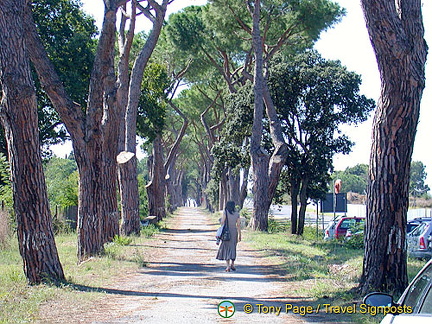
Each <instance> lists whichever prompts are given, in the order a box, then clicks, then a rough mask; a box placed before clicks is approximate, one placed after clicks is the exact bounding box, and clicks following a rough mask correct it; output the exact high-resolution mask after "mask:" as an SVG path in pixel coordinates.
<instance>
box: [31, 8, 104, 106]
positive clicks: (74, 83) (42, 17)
mask: <svg viewBox="0 0 432 324" xmlns="http://www.w3.org/2000/svg"><path fill="white" fill-rule="evenodd" d="M32 3H33V16H34V20H35V23H36V25H37V28H38V31H39V35H40V37H41V39H42V42H43V44H44V45H45V48H46V50H47V52H48V55H49V57H50V59H51V61H52V62H53V64H54V66H55V67H56V70H57V72H58V73H59V76H60V78H61V80H62V81H63V82H64V85H65V87H66V90H67V92H68V94H69V95H70V96H71V98H72V99H73V100H74V101H76V102H78V103H80V104H81V105H82V106H85V104H86V100H87V93H88V83H89V80H90V74H91V69H92V66H93V60H94V50H95V48H96V41H95V40H94V39H93V37H95V36H96V33H97V29H96V26H95V21H94V19H93V18H91V17H90V16H88V15H86V14H85V13H84V12H83V11H82V10H81V9H80V5H81V4H80V2H79V1H78V0H37V1H33V2H32ZM44 104H47V105H49V102H44Z"/></svg>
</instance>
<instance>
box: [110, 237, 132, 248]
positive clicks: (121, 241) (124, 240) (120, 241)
mask: <svg viewBox="0 0 432 324" xmlns="http://www.w3.org/2000/svg"><path fill="white" fill-rule="evenodd" d="M132 241H133V240H132V238H131V237H126V236H120V235H115V236H114V238H113V240H112V242H113V243H115V244H117V245H121V246H126V245H130V244H131V243H132Z"/></svg>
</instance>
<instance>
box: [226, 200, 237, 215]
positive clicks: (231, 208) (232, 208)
mask: <svg viewBox="0 0 432 324" xmlns="http://www.w3.org/2000/svg"><path fill="white" fill-rule="evenodd" d="M225 209H226V210H228V211H229V212H230V214H232V213H234V211H235V202H234V201H227V203H226V206H225Z"/></svg>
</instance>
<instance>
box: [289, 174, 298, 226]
mask: <svg viewBox="0 0 432 324" xmlns="http://www.w3.org/2000/svg"><path fill="white" fill-rule="evenodd" d="M299 192H300V184H299V183H298V180H297V179H292V180H291V192H290V195H291V234H298V233H297V228H298V227H297V226H298V195H299Z"/></svg>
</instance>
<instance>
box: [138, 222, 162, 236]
mask: <svg viewBox="0 0 432 324" xmlns="http://www.w3.org/2000/svg"><path fill="white" fill-rule="evenodd" d="M159 232H160V228H159V226H157V225H154V224H149V225H148V226H143V227H141V232H140V234H141V235H142V236H144V237H146V238H149V237H152V236H153V235H155V234H157V233H159Z"/></svg>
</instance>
